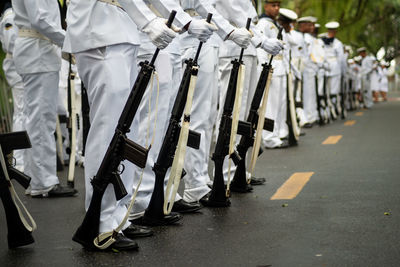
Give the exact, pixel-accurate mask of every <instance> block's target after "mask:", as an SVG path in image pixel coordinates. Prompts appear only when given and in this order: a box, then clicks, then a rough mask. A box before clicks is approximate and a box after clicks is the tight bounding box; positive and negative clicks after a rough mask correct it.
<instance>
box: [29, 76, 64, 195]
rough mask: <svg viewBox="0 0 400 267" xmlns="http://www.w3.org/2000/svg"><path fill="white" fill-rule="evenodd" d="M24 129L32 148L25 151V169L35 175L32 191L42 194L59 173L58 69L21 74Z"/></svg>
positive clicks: (56, 180)
mask: <svg viewBox="0 0 400 267" xmlns="http://www.w3.org/2000/svg"><path fill="white" fill-rule="evenodd" d="M21 77H22V80H23V83H24V88H25V93H24V115H25V128H26V131H27V132H28V135H29V138H30V140H31V144H32V148H31V149H26V150H25V154H24V155H25V159H24V171H25V173H26V174H27V175H28V176H30V177H31V178H32V180H31V183H30V185H31V188H32V190H31V194H32V195H37V194H43V193H46V192H48V191H49V190H50V189H51V188H52V187H53V186H54V185H56V184H58V183H59V181H58V177H57V173H56V143H55V139H54V132H55V129H56V116H57V94H58V78H59V76H58V72H42V73H32V74H22V75H21Z"/></svg>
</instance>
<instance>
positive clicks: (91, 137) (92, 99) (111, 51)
mask: <svg viewBox="0 0 400 267" xmlns="http://www.w3.org/2000/svg"><path fill="white" fill-rule="evenodd" d="M137 50H138V47H137V46H135V45H131V44H117V45H111V46H107V47H101V48H96V49H92V50H87V51H83V52H79V53H76V55H75V56H76V61H77V66H78V72H79V74H80V77H81V79H82V81H83V83H84V84H85V86H86V87H87V92H88V99H89V105H90V123H91V126H90V130H89V134H88V137H87V143H86V157H85V186H86V201H85V207H86V209H87V208H88V206H89V204H90V200H91V197H92V194H93V187H92V185H91V184H90V180H91V179H92V178H93V177H94V176H95V174H96V173H97V171H98V168H99V166H100V164H101V161H102V160H103V157H104V154H105V152H106V150H107V148H108V146H109V143H110V141H111V138H112V136H113V134H114V131H115V127H116V126H117V122H118V119H119V117H120V115H121V112H122V110H123V108H124V106H125V103H126V100H127V98H128V95H129V93H130V91H131V88H132V86H133V84H134V82H135V79H136V76H137V73H138V72H137V65H136V55H137ZM130 129H131V133H130V134H128V137H129V138H130V139H132V140H134V141H137V140H136V139H134V138H133V135H135V134H137V132H138V129H139V127H138V120H137V119H134V121H133V123H132V126H131V128H130ZM123 163H124V165H125V170H124V172H123V173H122V175H121V178H122V181H123V183H124V185H125V187H126V190H127V191H128V196H126V197H125V198H123V199H122V200H120V201H117V200H116V198H115V194H114V190H113V186H112V185H111V184H109V185H108V187H107V189H106V191H105V193H104V196H103V199H102V203H101V216H100V229H99V231H100V232H101V233H103V232H106V231H111V230H112V229H114V228H116V227H117V226H118V224H119V223H120V222H121V221H122V219H123V217H124V216H125V214H126V211H127V209H126V204H127V202H128V201H129V196H130V195H131V190H132V187H133V173H134V167H133V164H131V163H130V162H123ZM129 193H130V194H129ZM128 225H129V223H127V224H126V225H125V227H127V226H128Z"/></svg>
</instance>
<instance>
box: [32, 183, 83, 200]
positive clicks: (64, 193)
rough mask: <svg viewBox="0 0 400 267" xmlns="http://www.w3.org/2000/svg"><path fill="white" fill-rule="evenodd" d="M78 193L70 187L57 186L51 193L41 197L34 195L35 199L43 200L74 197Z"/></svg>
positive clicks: (40, 195)
mask: <svg viewBox="0 0 400 267" xmlns="http://www.w3.org/2000/svg"><path fill="white" fill-rule="evenodd" d="M76 193H78V191H77V190H76V189H74V188H71V187H69V186H62V185H60V184H56V185H55V186H54V187H53V188H52V189H51V190H50V191H49V192H47V193H44V194H39V195H32V197H33V198H43V197H72V196H74V195H75V194H76Z"/></svg>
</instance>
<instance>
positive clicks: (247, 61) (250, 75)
mask: <svg viewBox="0 0 400 267" xmlns="http://www.w3.org/2000/svg"><path fill="white" fill-rule="evenodd" d="M234 59H235V58H234V57H222V58H220V59H219V75H220V81H219V82H220V83H219V85H220V86H219V88H220V96H219V110H218V123H217V125H216V127H217V128H216V132H217V134H218V127H219V122H220V119H221V116H222V112H223V110H224V104H225V98H226V93H227V89H228V85H229V78H230V74H231V70H232V63H231V62H232V60H234ZM243 63H244V65H245V67H246V71H245V74H244V85H243V93H242V103H241V108H240V113H239V119H240V120H243V121H246V119H247V114H248V113H249V109H250V105H251V101H252V100H253V96H254V92H255V90H256V86H257V82H258V77H259V75H258V74H259V73H258V72H257V57H256V56H250V55H247V56H243ZM260 73H261V72H260ZM239 141H240V135H237V136H236V144H238V143H239ZM229 160H230V159H229V158H228V157H226V158H225V160H224V167H223V173H224V179H225V181H227V180H228V170H229V168H228V167H229ZM235 170H236V166H235V165H234V164H233V162H232V163H231V179H232V178H233V175H234V173H235Z"/></svg>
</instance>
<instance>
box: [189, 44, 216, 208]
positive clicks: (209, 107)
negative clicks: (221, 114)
mask: <svg viewBox="0 0 400 267" xmlns="http://www.w3.org/2000/svg"><path fill="white" fill-rule="evenodd" d="M196 51H197V47H191V48H187V49H185V50H184V51H183V53H182V54H183V58H189V57H190V58H193V57H194V56H195V53H196ZM198 63H199V66H200V68H199V72H198V76H197V83H196V88H195V91H194V95H193V104H192V113H191V115H190V129H191V130H193V131H196V132H198V133H200V134H201V141H200V147H199V149H193V148H189V147H188V148H187V150H186V157H185V165H184V166H185V170H186V172H187V174H186V176H185V177H184V182H185V191H184V194H183V199H184V200H185V201H188V202H193V201H198V200H199V199H200V198H202V197H203V196H204V195H205V194H207V193H208V192H209V191H210V189H209V188H208V186H207V183H208V182H210V176H209V174H208V162H209V157H210V147H211V135H212V127H213V125H211V124H210V123H211V122H212V121H213V120H214V118H215V113H216V110H217V107H216V106H214V105H213V103H214V104H215V103H216V102H215V99H213V98H214V97H215V91H217V90H218V80H216V79H215V78H216V75H215V74H216V73H217V71H218V48H217V47H213V46H209V45H207V44H205V45H203V48H202V50H201V53H200V57H199V60H198Z"/></svg>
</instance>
